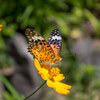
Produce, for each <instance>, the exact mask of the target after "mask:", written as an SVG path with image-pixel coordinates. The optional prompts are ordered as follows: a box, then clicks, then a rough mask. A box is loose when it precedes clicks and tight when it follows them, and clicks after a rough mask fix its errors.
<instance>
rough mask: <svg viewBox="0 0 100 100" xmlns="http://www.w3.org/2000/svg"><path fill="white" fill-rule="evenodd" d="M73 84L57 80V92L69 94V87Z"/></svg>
mask: <svg viewBox="0 0 100 100" xmlns="http://www.w3.org/2000/svg"><path fill="white" fill-rule="evenodd" d="M70 88H71V86H70V85H67V84H64V83H61V82H55V87H54V89H55V90H56V92H58V93H60V94H68V93H70V91H69V90H68V89H70Z"/></svg>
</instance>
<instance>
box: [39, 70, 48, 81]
mask: <svg viewBox="0 0 100 100" xmlns="http://www.w3.org/2000/svg"><path fill="white" fill-rule="evenodd" d="M39 74H40V75H41V77H42V78H43V79H44V80H47V79H48V77H49V74H48V70H46V69H44V68H41V71H40V72H39Z"/></svg>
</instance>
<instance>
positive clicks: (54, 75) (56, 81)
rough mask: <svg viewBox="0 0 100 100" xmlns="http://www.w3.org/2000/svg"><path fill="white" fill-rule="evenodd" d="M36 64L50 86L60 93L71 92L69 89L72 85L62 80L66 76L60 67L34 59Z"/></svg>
mask: <svg viewBox="0 0 100 100" xmlns="http://www.w3.org/2000/svg"><path fill="white" fill-rule="evenodd" d="M34 64H35V66H36V68H37V70H38V71H39V74H40V75H41V77H42V78H43V79H44V80H46V83H47V85H48V87H50V88H54V89H55V90H56V92H58V93H60V94H68V93H70V91H69V89H70V88H71V86H70V85H67V84H64V83H61V82H60V81H62V80H63V79H64V78H65V77H64V75H63V74H60V69H59V68H58V67H56V68H50V65H45V64H41V65H40V64H39V62H38V60H37V59H35V60H34Z"/></svg>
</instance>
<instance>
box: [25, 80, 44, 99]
mask: <svg viewBox="0 0 100 100" xmlns="http://www.w3.org/2000/svg"><path fill="white" fill-rule="evenodd" d="M45 83H46V81H44V82H43V84H41V85H40V87H39V88H37V89H36V90H35V91H34V92H33V93H31V94H30V95H29V96H27V97H26V98H25V99H24V100H27V99H28V98H30V97H31V96H32V95H33V94H35V93H36V92H37V91H38V90H39V89H40V88H41V87H42V86H43V85H44V84H45Z"/></svg>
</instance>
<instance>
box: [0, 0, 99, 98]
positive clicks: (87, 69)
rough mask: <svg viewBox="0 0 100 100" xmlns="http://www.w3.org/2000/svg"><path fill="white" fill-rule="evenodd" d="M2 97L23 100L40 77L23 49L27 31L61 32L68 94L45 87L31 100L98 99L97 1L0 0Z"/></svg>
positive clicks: (45, 35)
mask: <svg viewBox="0 0 100 100" xmlns="http://www.w3.org/2000/svg"><path fill="white" fill-rule="evenodd" d="M0 24H1V25H3V27H2V31H0V100H23V98H24V97H25V96H27V95H29V94H30V93H32V92H33V91H34V89H36V87H38V86H39V85H40V84H41V83H42V82H43V80H42V79H41V78H40V75H38V72H37V70H36V68H35V67H34V60H33V57H32V56H31V55H30V54H29V53H28V52H27V46H28V44H27V43H28V41H27V39H26V36H25V29H26V28H27V27H32V28H33V29H35V30H36V31H37V32H39V33H40V34H42V35H43V37H44V38H45V39H46V40H48V38H49V36H50V33H51V31H52V30H53V29H55V28H57V29H58V30H59V31H60V32H61V36H62V39H63V40H62V50H61V57H62V58H63V60H62V64H61V66H60V69H61V72H62V73H63V74H64V75H65V76H66V79H65V80H64V81H63V82H64V83H66V84H69V85H71V86H72V89H71V90H70V91H71V93H70V94H68V95H67V96H63V95H60V94H58V93H56V92H55V91H54V90H53V89H50V88H48V87H47V86H46V85H45V86H44V87H42V88H41V89H40V90H39V91H38V92H37V93H36V94H35V95H34V96H32V97H31V98H30V99H29V100H33V99H34V100H100V0H0Z"/></svg>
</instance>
